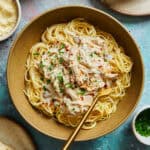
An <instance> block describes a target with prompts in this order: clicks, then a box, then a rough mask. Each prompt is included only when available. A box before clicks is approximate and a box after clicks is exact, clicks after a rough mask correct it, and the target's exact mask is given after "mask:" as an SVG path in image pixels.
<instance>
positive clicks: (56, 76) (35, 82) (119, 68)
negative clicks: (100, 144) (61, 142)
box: [24, 18, 133, 129]
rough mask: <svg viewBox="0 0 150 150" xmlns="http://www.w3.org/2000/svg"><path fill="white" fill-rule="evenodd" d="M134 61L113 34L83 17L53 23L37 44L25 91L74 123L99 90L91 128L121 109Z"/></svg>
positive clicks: (33, 100) (60, 118) (64, 121)
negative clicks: (119, 106) (118, 108)
mask: <svg viewBox="0 0 150 150" xmlns="http://www.w3.org/2000/svg"><path fill="white" fill-rule="evenodd" d="M132 64H133V63H132V61H131V59H130V58H129V57H128V56H127V55H125V53H124V50H123V48H122V47H120V46H119V45H118V44H117V42H116V41H115V39H114V38H113V37H112V36H111V34H109V33H106V32H103V31H101V30H100V29H98V28H96V27H94V26H93V25H91V24H89V23H87V22H86V21H85V20H84V19H81V18H77V19H74V20H72V21H70V22H68V23H62V24H56V25H52V26H50V27H49V28H47V29H46V31H45V32H44V33H43V35H42V37H41V42H39V43H37V44H35V45H34V46H33V47H32V48H31V50H30V52H29V55H28V58H27V63H26V73H25V90H24V92H25V95H26V96H27V97H28V100H29V102H30V103H31V104H32V105H33V106H34V107H35V108H37V109H39V110H41V111H42V112H43V113H45V114H46V115H48V116H52V117H53V118H55V119H56V120H57V121H58V122H60V123H62V124H64V125H66V126H72V127H76V126H77V125H78V123H79V121H80V120H81V118H82V116H83V115H84V113H85V112H86V111H87V109H88V108H89V106H90V105H91V103H92V101H93V98H94V97H95V96H97V95H98V96H99V97H100V98H99V101H98V102H97V104H96V106H95V108H94V109H93V111H92V112H91V114H90V116H89V117H88V119H87V120H86V122H85V124H84V126H83V128H84V129H90V128H93V127H95V125H96V123H97V121H100V120H105V119H108V118H109V117H110V115H111V114H112V113H114V112H115V111H116V109H117V104H118V102H119V101H120V100H121V99H122V98H123V96H124V95H125V92H126V88H128V87H129V86H130V80H131V68H132Z"/></svg>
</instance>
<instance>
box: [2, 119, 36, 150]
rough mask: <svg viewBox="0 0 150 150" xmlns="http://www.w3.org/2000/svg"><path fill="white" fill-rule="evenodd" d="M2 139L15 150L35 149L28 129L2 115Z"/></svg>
mask: <svg viewBox="0 0 150 150" xmlns="http://www.w3.org/2000/svg"><path fill="white" fill-rule="evenodd" d="M0 141H1V142H2V143H4V144H7V145H9V146H11V147H12V148H14V149H15V150H35V146H34V144H33V143H32V140H31V138H30V137H29V136H28V134H27V133H26V131H25V130H24V129H23V128H22V127H21V126H20V125H18V124H17V123H15V122H13V121H11V120H9V119H8V118H5V117H0Z"/></svg>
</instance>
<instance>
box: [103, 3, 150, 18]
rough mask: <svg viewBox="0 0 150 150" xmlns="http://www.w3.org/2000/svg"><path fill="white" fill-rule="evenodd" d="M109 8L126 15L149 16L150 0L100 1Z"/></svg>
mask: <svg viewBox="0 0 150 150" xmlns="http://www.w3.org/2000/svg"><path fill="white" fill-rule="evenodd" d="M102 3H103V4H105V5H107V6H108V7H109V8H111V9H113V10H115V11H117V12H120V13H122V14H126V15H132V16H144V15H150V0H102Z"/></svg>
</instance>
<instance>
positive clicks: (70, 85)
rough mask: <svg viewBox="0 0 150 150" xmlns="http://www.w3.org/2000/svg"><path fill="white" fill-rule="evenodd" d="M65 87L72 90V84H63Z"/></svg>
mask: <svg viewBox="0 0 150 150" xmlns="http://www.w3.org/2000/svg"><path fill="white" fill-rule="evenodd" d="M65 87H66V88H73V84H71V83H66V84H65Z"/></svg>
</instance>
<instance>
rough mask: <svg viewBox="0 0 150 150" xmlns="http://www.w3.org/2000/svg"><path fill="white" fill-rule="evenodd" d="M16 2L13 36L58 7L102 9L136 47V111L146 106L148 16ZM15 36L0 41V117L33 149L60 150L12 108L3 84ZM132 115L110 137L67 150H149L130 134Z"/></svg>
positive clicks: (44, 1) (35, 0) (58, 1)
mask: <svg viewBox="0 0 150 150" xmlns="http://www.w3.org/2000/svg"><path fill="white" fill-rule="evenodd" d="M20 2H21V5H22V20H21V24H20V26H19V28H18V30H17V32H16V34H18V32H20V31H21V29H22V28H23V27H24V25H25V24H27V23H28V22H30V20H31V19H32V18H34V17H35V16H37V15H38V14H40V13H42V12H44V11H46V10H48V9H50V8H54V7H58V6H62V5H74V4H75V5H88V6H92V7H96V8H99V9H101V10H104V11H106V12H108V13H109V14H111V15H113V16H114V17H116V18H117V19H118V20H119V21H121V22H122V23H123V24H124V25H125V26H126V27H127V29H128V30H129V31H131V34H132V35H133V37H134V38H135V40H136V41H137V43H138V45H139V46H140V49H141V53H142V57H143V60H144V65H145V76H146V79H145V87H144V92H143V96H142V98H141V101H140V103H139V105H138V107H137V108H136V111H137V110H138V109H139V108H141V107H142V106H145V105H147V104H150V99H149V98H150V92H149V91H150V63H149V61H150V16H149V17H129V16H123V15H119V14H117V13H115V12H112V11H109V10H107V9H106V8H104V7H102V6H101V4H100V2H99V0H20ZM16 34H14V35H13V36H12V37H11V38H9V39H8V40H6V41H3V42H0V115H5V116H9V117H10V118H12V119H14V120H16V121H17V122H18V123H20V124H21V125H22V126H24V127H25V128H26V129H27V130H28V132H29V133H30V134H31V137H32V138H33V140H34V141H35V143H36V145H37V149H39V150H60V149H61V146H62V145H63V142H62V141H60V140H56V139H53V138H50V137H47V136H45V135H43V134H41V133H39V132H38V131H36V130H35V129H33V128H32V127H30V126H29V125H28V124H27V123H26V122H25V121H24V119H23V118H22V117H21V116H20V115H19V113H18V112H17V111H16V109H15V108H14V106H13V105H12V102H11V98H10V96H9V93H8V88H7V82H6V64H7V58H8V53H9V50H10V47H11V45H12V42H13V40H14V39H15V37H16ZM134 113H135V112H134ZM134 113H133V114H132V115H131V117H130V118H129V119H128V120H127V121H126V122H125V123H124V124H123V125H122V126H121V127H119V128H118V129H116V130H115V131H114V132H112V133H111V134H108V135H106V136H104V137H102V138H98V139H95V140H91V141H86V142H76V143H74V144H73V145H72V147H71V150H150V147H148V146H144V145H143V144H141V143H139V142H138V141H137V140H136V138H135V137H134V135H133V133H132V129H131V120H132V117H133V115H134Z"/></svg>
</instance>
